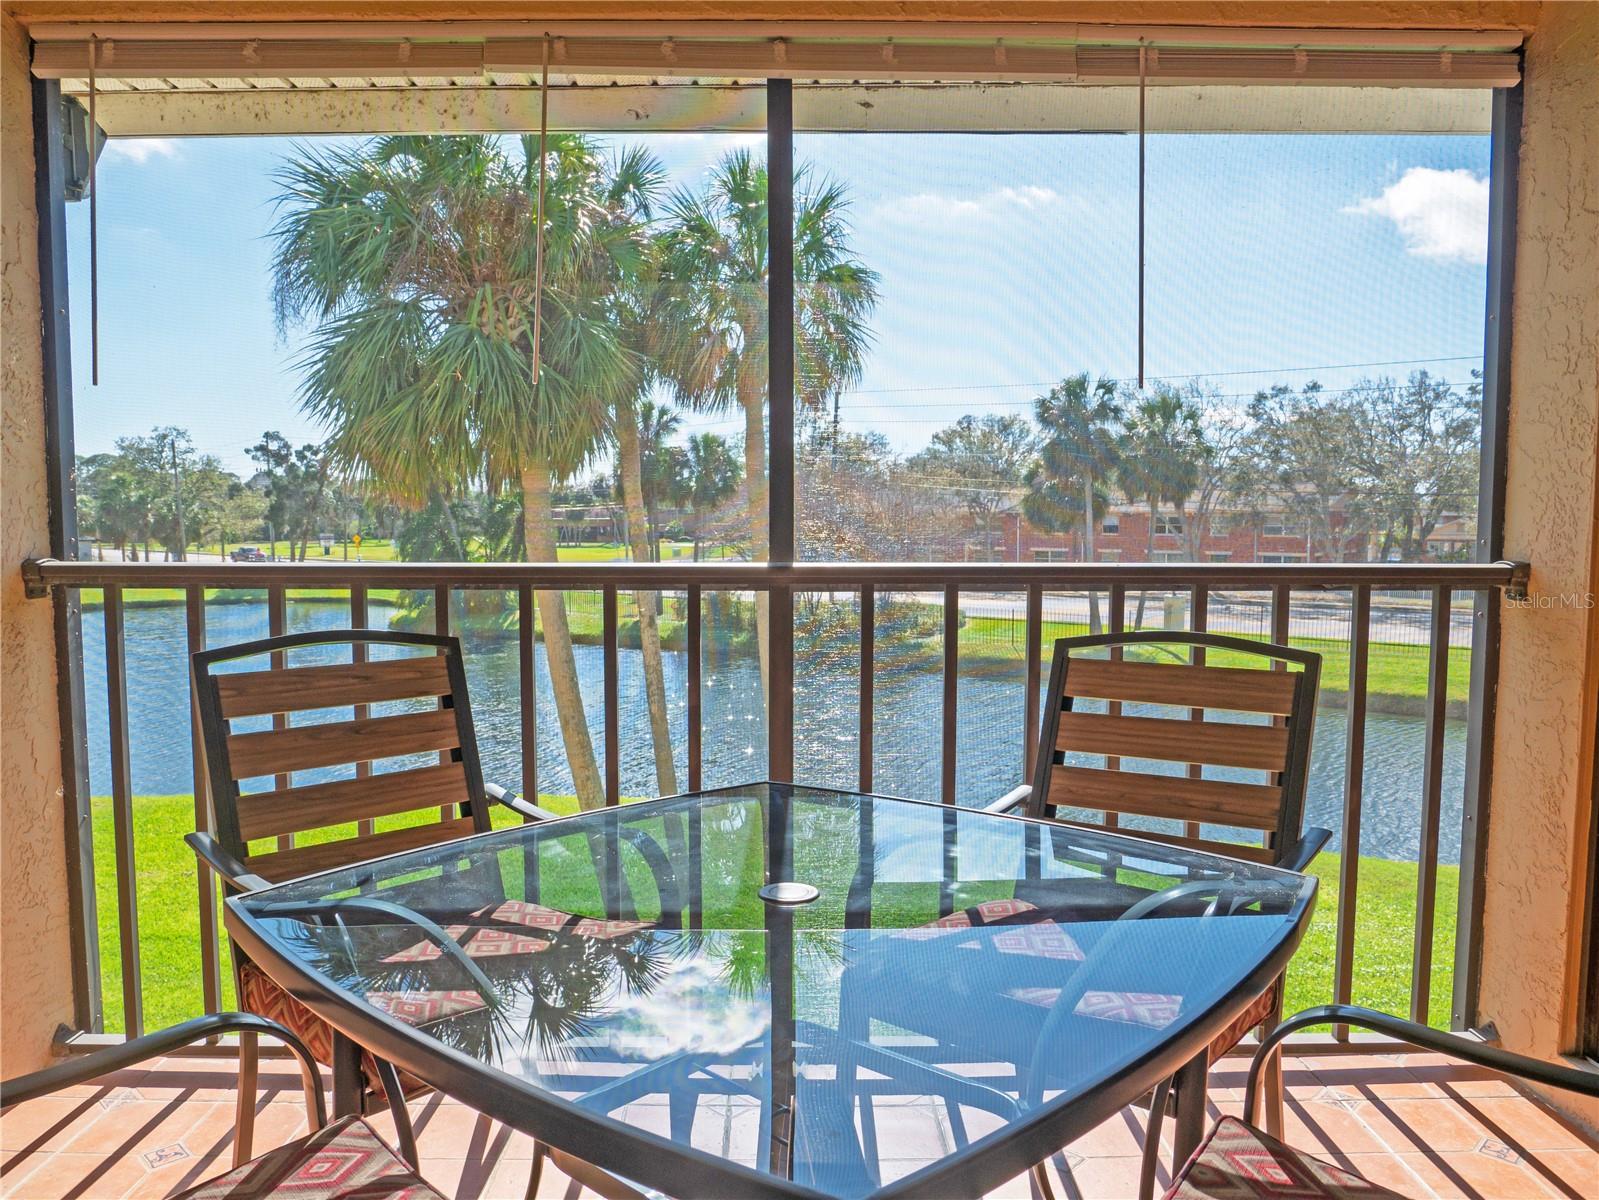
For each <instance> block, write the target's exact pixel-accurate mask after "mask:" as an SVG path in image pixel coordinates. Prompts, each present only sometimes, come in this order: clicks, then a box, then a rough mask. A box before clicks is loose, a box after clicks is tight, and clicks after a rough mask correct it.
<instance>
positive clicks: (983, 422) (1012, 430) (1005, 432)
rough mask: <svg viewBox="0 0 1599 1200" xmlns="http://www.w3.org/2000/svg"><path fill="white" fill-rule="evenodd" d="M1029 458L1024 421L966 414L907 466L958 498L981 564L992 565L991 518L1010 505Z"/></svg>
mask: <svg viewBox="0 0 1599 1200" xmlns="http://www.w3.org/2000/svg"><path fill="white" fill-rule="evenodd" d="M1033 454H1034V441H1033V427H1032V426H1031V425H1030V424H1029V423H1028V421H1027V418H1026V417H1019V416H1015V415H1002V414H999V413H986V414H984V415H983V416H981V417H975V416H972V415H971V414H970V413H968V414H967V415H966V416H964V417H962V418H961V419H960V420H959V421H957V422H956V423H955V424H953V425H951V426H949V427H948V428H947V429H940V430H939V431H938V432H937V433H935V434H934V435H933V438H932V441H931V443H930V444H929V445H928V447H927V449H925V450H923V451H922V452H921V453H920V454H917V455H915V456H913V457H912V458H911V459H910V461H909V462H908V463H906V466H907V467H909V468H910V469H911V470H914V471H917V472H921V473H923V474H924V477H926V478H928V479H930V480H933V481H936V483H937V485H938V486H940V487H943V488H947V489H949V490H950V491H952V492H954V493H956V494H957V496H958V497H959V500H960V502H961V504H962V505H963V506H964V507H965V508H966V511H967V512H968V513H970V514H971V516H972V519H973V520H974V521H975V522H976V523H977V525H978V527H979V528H980V529H981V530H982V531H983V542H984V557H985V559H986V560H988V561H993V558H994V518H995V517H996V516H998V514H999V512H1000V511H1001V510H1002V509H1003V508H1005V507H1006V506H1007V505H1009V504H1011V503H1012V502H1014V501H1015V499H1016V496H1017V493H1018V492H1020V491H1021V488H1022V484H1023V476H1024V475H1026V473H1027V471H1028V468H1029V467H1030V466H1031V465H1032V461H1033Z"/></svg>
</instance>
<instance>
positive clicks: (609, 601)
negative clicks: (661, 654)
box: [603, 587, 622, 805]
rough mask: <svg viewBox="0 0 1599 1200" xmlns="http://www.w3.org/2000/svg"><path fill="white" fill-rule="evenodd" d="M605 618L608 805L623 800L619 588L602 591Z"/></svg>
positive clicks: (606, 795)
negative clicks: (617, 633)
mask: <svg viewBox="0 0 1599 1200" xmlns="http://www.w3.org/2000/svg"><path fill="white" fill-rule="evenodd" d="M603 613H604V616H603V620H604V633H603V637H604V642H605V649H604V653H605V803H606V804H607V805H615V804H620V803H621V802H622V759H621V752H622V746H621V741H622V739H621V732H620V730H621V722H620V720H619V718H618V713H617V709H618V707H620V704H621V701H620V699H619V695H618V690H617V674H618V670H619V668H618V664H617V649H616V626H617V616H616V588H614V587H608V588H606V589H605V591H604V593H603Z"/></svg>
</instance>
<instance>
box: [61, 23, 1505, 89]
mask: <svg viewBox="0 0 1599 1200" xmlns="http://www.w3.org/2000/svg"><path fill="white" fill-rule="evenodd" d="M592 24H593V23H590V25H592ZM624 28H625V30H626V34H627V35H626V36H619V35H618V34H614V33H604V32H590V31H589V29H590V26H587V25H586V26H584V27H583V30H582V31H581V32H578V33H562V32H559V31H558V30H555V29H552V30H551V31H550V34H551V39H552V40H551V42H550V45H551V58H550V69H551V79H552V83H553V84H555V85H556V86H559V85H561V84H562V83H564V82H566V81H568V80H571V79H574V78H576V77H585V78H592V77H594V76H597V75H611V76H614V77H617V78H620V79H626V80H628V81H631V82H637V81H639V80H640V79H651V78H656V77H660V78H695V77H700V76H713V77H717V78H724V79H725V78H749V79H765V78H793V79H802V80H803V79H818V80H860V81H863V82H867V81H871V82H878V81H895V80H906V81H923V80H935V79H936V80H947V81H951V82H957V81H996V82H1003V81H1009V80H1021V81H1026V80H1037V81H1055V82H1078V81H1080V82H1084V83H1093V84H1117V83H1132V82H1136V80H1137V79H1138V53H1139V44H1140V42H1141V41H1142V43H1143V45H1144V46H1145V47H1146V54H1147V74H1148V81H1149V83H1150V84H1151V85H1152V86H1163V85H1194V84H1230V85H1249V84H1270V85H1277V86H1281V85H1293V84H1305V85H1312V86H1320V87H1326V86H1341V85H1348V86H1360V87H1374V86H1376V87H1418V86H1431V87H1469V88H1488V87H1508V86H1511V85H1513V84H1515V83H1516V82H1518V80H1519V78H1520V57H1519V54H1518V52H1517V49H1516V47H1517V46H1519V44H1520V40H1521V35H1520V34H1519V33H1517V32H1514V31H1509V32H1504V31H1498V32H1482V31H1472V32H1463V33H1458V34H1456V33H1441V32H1438V31H1396V30H1373V31H1351V30H1340V31H1325V30H1237V29H1209V30H1197V29H1193V28H1186V29H1175V28H1172V29H1163V28H1158V27H1140V28H1137V29H1117V28H1114V27H1093V28H1086V27H1076V26H1065V27H1059V28H1056V27H1045V26H1037V27H1026V28H1025V29H1022V30H1018V31H1016V32H1014V33H1010V34H1009V35H1008V36H999V35H990V36H976V35H975V34H973V35H969V36H961V37H954V36H950V35H949V34H948V33H947V32H946V33H945V35H944V36H941V37H933V36H930V35H928V34H925V33H920V32H918V31H915V30H913V31H912V32H911V33H910V34H907V35H905V36H887V35H882V36H877V35H874V36H860V35H858V34H857V35H856V36H850V35H849V34H850V33H854V32H855V31H843V32H837V33H834V34H833V35H832V36H825V37H824V36H816V35H812V34H810V33H808V32H807V31H806V30H805V29H804V28H803V27H797V28H796V31H795V32H794V34H793V35H792V36H784V35H781V34H777V33H774V34H771V35H769V36H737V37H736V36H714V37H713V36H699V35H698V34H696V35H694V36H686V35H685V36H675V35H670V34H662V35H660V36H639V35H637V34H636V32H635V29H636V27H633V26H626V27H624ZM216 29H217V27H216V26H207V27H204V28H200V27H189V28H186V29H185V30H184V31H183V35H182V36H160V34H161V33H162V32H163V30H162V29H161V28H160V27H150V26H141V27H138V28H136V29H135V28H130V29H128V30H119V29H118V28H117V27H115V26H96V27H94V29H93V30H92V31H91V30H83V29H74V28H72V27H51V28H48V29H40V30H35V31H34V35H35V45H34V55H33V71H34V74H35V75H38V76H40V77H42V78H51V79H64V80H78V79H82V78H83V77H84V76H85V75H86V74H87V72H88V65H89V57H90V40H91V39H90V33H91V32H92V33H93V34H94V37H95V39H96V41H97V45H96V48H95V51H94V52H95V54H96V64H97V68H98V73H99V75H100V77H101V78H102V79H104V80H108V81H110V80H126V81H129V82H130V84H132V83H133V82H134V81H168V82H169V83H170V85H171V86H174V87H177V88H183V87H184V86H185V85H186V84H188V85H194V84H198V85H199V86H203V87H208V88H213V89H217V90H229V89H242V88H245V87H247V86H248V81H249V80H251V79H257V78H269V79H283V80H289V81H295V80H305V81H306V82H307V83H308V84H310V85H311V86H316V85H317V83H318V81H321V82H322V83H323V84H324V85H326V83H327V81H330V80H348V81H358V80H395V79H401V80H414V81H428V80H436V79H440V78H447V79H450V80H454V81H456V83H457V85H458V86H459V85H460V83H461V81H468V82H469V81H471V80H474V79H478V80H482V81H483V83H484V84H485V85H486V86H489V85H493V84H495V83H496V76H499V75H503V74H510V75H516V74H520V73H527V72H532V71H537V70H538V69H539V66H540V63H541V56H542V54H543V52H544V45H545V38H544V36H543V32H542V31H537V32H535V31H529V32H528V33H525V34H523V35H521V36H515V35H514V31H511V32H507V33H495V32H493V31H492V30H491V31H489V32H484V33H480V34H473V33H472V32H471V27H470V26H466V25H459V24H457V25H451V26H450V27H449V29H448V30H446V31H438V30H429V29H427V28H426V27H418V28H417V29H416V30H415V31H414V32H413V33H412V34H410V35H404V34H401V33H399V32H398V31H396V32H395V33H394V34H393V35H392V36H376V35H375V34H365V35H363V34H362V33H361V31H360V29H359V27H356V26H351V27H350V28H349V29H348V31H347V32H346V31H345V29H344V27H340V31H339V34H338V35H337V36H335V35H333V34H332V33H330V32H329V31H328V30H327V29H325V28H323V27H320V26H314V25H299V26H288V27H285V26H272V27H261V28H259V29H252V30H250V31H249V36H237V35H235V36H221V35H219V36H200V34H210V33H212V32H213V31H215V30H216ZM166 32H169V33H170V32H171V31H170V30H169V31H166ZM965 32H966V30H965V29H963V30H962V33H965Z"/></svg>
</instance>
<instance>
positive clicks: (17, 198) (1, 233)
mask: <svg viewBox="0 0 1599 1200" xmlns="http://www.w3.org/2000/svg"><path fill="white" fill-rule="evenodd" d="M27 63H28V58H27V43H26V38H25V37H24V35H23V32H22V29H21V28H20V27H19V26H18V25H17V24H16V22H15V21H13V20H12V19H11V18H10V17H9V16H7V17H3V18H0V112H3V114H4V115H3V117H0V122H3V123H0V203H3V206H4V214H5V220H4V226H3V230H0V239H3V246H4V255H3V272H4V274H3V281H0V284H3V287H0V406H3V416H4V426H3V428H4V437H3V439H0V445H3V457H0V897H3V898H4V899H3V904H4V909H3V920H0V1073H3V1074H5V1075H14V1074H16V1073H17V1072H18V1071H24V1070H28V1069H30V1068H32V1067H36V1066H39V1065H40V1064H41V1063H42V1062H43V1061H44V1060H45V1059H46V1058H47V1057H48V1052H49V1045H50V1037H51V1035H52V1034H53V1033H54V1032H55V1028H56V1025H57V1024H58V1023H59V1022H61V1021H66V1020H70V1019H71V1016H72V980H71V975H70V973H69V970H68V966H67V947H68V938H67V892H66V886H67V883H66V843H65V834H64V826H63V820H64V816H63V814H64V811H65V810H64V808H63V805H62V798H61V751H60V749H59V745H60V743H59V739H58V737H57V728H56V675H55V651H54V643H53V624H52V617H51V608H50V605H49V604H48V603H47V602H45V601H43V600H28V599H25V598H24V596H23V594H22V576H21V574H20V572H19V571H18V569H17V568H18V564H19V563H21V562H22V560H23V559H25V558H28V557H30V556H38V555H43V554H47V553H48V552H49V548H50V542H49V532H48V529H47V526H46V521H47V514H48V507H47V500H46V493H45V472H44V406H43V388H42V383H41V370H42V353H43V352H42V349H41V346H40V340H39V334H40V324H39V261H38V258H39V256H38V223H37V221H36V219H35V216H34V203H33V132H32V104H31V100H30V93H29V83H28V69H27Z"/></svg>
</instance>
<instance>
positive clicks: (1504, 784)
mask: <svg viewBox="0 0 1599 1200" xmlns="http://www.w3.org/2000/svg"><path fill="white" fill-rule="evenodd" d="M1514 322H1515V323H1514V339H1515V340H1514V349H1513V353H1512V359H1511V389H1510V391H1511V415H1510V459H1509V484H1508V499H1509V509H1508V513H1507V518H1506V528H1505V545H1506V551H1507V553H1508V554H1510V555H1511V556H1513V557H1515V558H1525V559H1528V560H1530V561H1531V562H1532V566H1533V571H1532V593H1533V596H1534V599H1535V600H1537V601H1538V603H1539V606H1538V607H1533V608H1526V609H1520V608H1515V607H1510V608H1508V610H1507V611H1506V613H1505V620H1504V642H1503V650H1502V654H1501V667H1500V678H1499V716H1498V729H1497V736H1496V740H1495V745H1494V761H1495V767H1494V783H1493V800H1492V808H1491V812H1490V817H1489V836H1488V858H1487V870H1486V873H1485V887H1484V947H1483V952H1484V961H1483V974H1482V977H1483V990H1482V1003H1481V1011H1482V1015H1483V1016H1484V1017H1485V1018H1488V1019H1491V1020H1492V1021H1494V1023H1495V1024H1496V1025H1497V1026H1498V1028H1499V1032H1500V1034H1501V1035H1502V1036H1503V1038H1504V1042H1505V1045H1506V1046H1507V1047H1509V1048H1511V1049H1515V1050H1522V1051H1526V1052H1528V1053H1532V1054H1536V1055H1539V1056H1540V1057H1546V1058H1547V1057H1551V1056H1553V1055H1555V1054H1558V1053H1560V1052H1562V1051H1566V1050H1570V1049H1572V1048H1573V1044H1574V1037H1575V1022H1576V1002H1577V996H1578V988H1577V983H1578V975H1577V964H1576V954H1575V951H1576V947H1577V946H1578V944H1579V941H1580V932H1581V929H1582V925H1581V920H1582V913H1581V906H1582V902H1581V900H1580V897H1581V895H1582V893H1583V884H1584V882H1585V881H1584V871H1585V867H1584V865H1583V862H1584V858H1583V846H1584V844H1585V839H1586V836H1587V831H1588V822H1589V821H1590V820H1591V819H1592V815H1593V814H1592V795H1593V793H1592V776H1591V774H1590V772H1591V771H1592V769H1593V764H1592V759H1591V756H1592V750H1593V746H1592V737H1593V730H1594V708H1593V706H1594V704H1595V702H1596V693H1599V670H1596V664H1595V663H1594V661H1593V654H1592V646H1593V644H1594V639H1595V633H1596V626H1595V622H1596V618H1599V613H1596V612H1595V611H1593V610H1590V609H1589V608H1588V607H1587V605H1588V604H1589V603H1590V602H1591V597H1592V596H1593V593H1594V592H1595V591H1596V590H1599V582H1596V570H1599V563H1596V562H1595V561H1594V545H1595V542H1594V521H1595V514H1596V511H1599V507H1596V506H1599V492H1596V470H1595V464H1596V460H1599V5H1594V4H1550V5H1545V7H1544V10H1543V13H1542V15H1541V18H1540V20H1539V23H1538V26H1537V29H1536V30H1535V31H1534V33H1533V35H1532V37H1531V38H1530V39H1529V40H1528V43H1527V57H1526V75H1525V111H1524V125H1523V134H1522V148H1521V186H1520V198H1519V206H1518V210H1517V237H1516V286H1515V305H1514ZM1545 605H1547V607H1545ZM1583 1115H1584V1116H1585V1117H1586V1118H1587V1119H1588V1120H1589V1121H1590V1122H1592V1123H1594V1124H1599V1105H1590V1106H1588V1107H1587V1108H1586V1109H1585V1110H1584V1114H1583Z"/></svg>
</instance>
